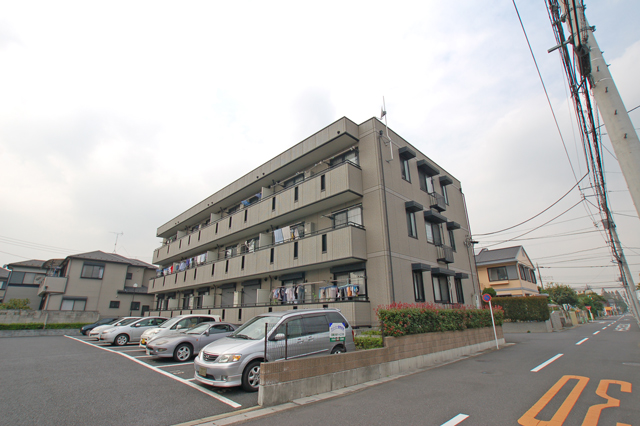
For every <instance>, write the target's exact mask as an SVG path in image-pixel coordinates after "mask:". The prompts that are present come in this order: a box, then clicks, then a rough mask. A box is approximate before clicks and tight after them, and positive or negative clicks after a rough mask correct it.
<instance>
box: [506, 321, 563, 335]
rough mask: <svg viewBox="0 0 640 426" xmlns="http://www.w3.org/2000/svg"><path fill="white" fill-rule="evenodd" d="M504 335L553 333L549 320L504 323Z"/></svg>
mask: <svg viewBox="0 0 640 426" xmlns="http://www.w3.org/2000/svg"><path fill="white" fill-rule="evenodd" d="M502 331H503V332H504V333H550V332H552V331H553V326H552V324H551V320H546V321H531V322H505V323H504V324H502Z"/></svg>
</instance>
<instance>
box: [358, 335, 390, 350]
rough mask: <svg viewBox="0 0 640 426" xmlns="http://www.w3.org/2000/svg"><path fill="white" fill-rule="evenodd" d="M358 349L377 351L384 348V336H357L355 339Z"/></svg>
mask: <svg viewBox="0 0 640 426" xmlns="http://www.w3.org/2000/svg"><path fill="white" fill-rule="evenodd" d="M353 342H354V343H355V344H356V348H357V349H375V348H381V347H383V344H382V336H380V337H373V336H357V337H356V338H355V339H353Z"/></svg>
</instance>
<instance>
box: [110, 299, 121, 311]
mask: <svg viewBox="0 0 640 426" xmlns="http://www.w3.org/2000/svg"><path fill="white" fill-rule="evenodd" d="M119 307H120V301H119V300H112V301H111V302H109V309H118V308H119Z"/></svg>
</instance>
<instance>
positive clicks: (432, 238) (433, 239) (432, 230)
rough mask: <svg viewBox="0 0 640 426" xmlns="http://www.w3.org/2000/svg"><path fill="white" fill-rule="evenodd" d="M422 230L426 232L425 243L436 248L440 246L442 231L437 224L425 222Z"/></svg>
mask: <svg viewBox="0 0 640 426" xmlns="http://www.w3.org/2000/svg"><path fill="white" fill-rule="evenodd" d="M424 229H425V230H426V231H427V241H428V242H430V243H431V244H435V245H437V246H441V245H442V229H441V228H440V224H439V223H432V222H426V223H425V226H424Z"/></svg>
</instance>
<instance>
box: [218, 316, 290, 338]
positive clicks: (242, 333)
mask: <svg viewBox="0 0 640 426" xmlns="http://www.w3.org/2000/svg"><path fill="white" fill-rule="evenodd" d="M278 321H280V317H272V316H257V317H254V318H252V319H251V320H249V321H248V322H246V323H245V324H243V325H242V327H240V328H239V329H237V330H236V331H235V332H233V334H231V336H229V337H235V338H237V339H249V340H260V339H263V338H264V332H265V324H266V327H267V328H268V330H271V329H272V328H273V326H275V325H276V323H277V322H278Z"/></svg>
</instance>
